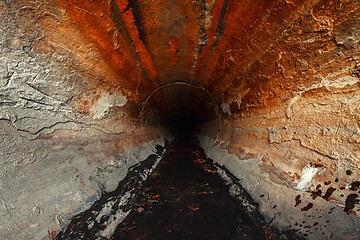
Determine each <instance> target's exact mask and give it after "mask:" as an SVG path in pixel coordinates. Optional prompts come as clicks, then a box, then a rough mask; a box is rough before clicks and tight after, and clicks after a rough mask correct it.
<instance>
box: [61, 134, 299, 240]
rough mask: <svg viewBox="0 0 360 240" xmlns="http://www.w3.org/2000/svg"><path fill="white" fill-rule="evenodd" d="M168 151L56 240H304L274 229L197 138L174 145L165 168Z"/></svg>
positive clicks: (134, 170)
mask: <svg viewBox="0 0 360 240" xmlns="http://www.w3.org/2000/svg"><path fill="white" fill-rule="evenodd" d="M163 150H164V149H161V148H160V147H159V148H158V154H157V155H152V156H150V157H149V158H148V159H147V160H145V161H143V162H142V163H140V164H138V165H136V166H134V167H133V168H131V169H130V170H129V173H128V174H127V176H126V177H125V179H124V180H122V181H121V182H120V183H119V186H118V188H117V189H116V190H115V191H114V192H111V193H104V194H103V195H102V197H101V199H100V200H98V201H97V202H96V203H95V204H94V205H93V206H92V207H91V208H90V209H88V210H87V211H85V212H83V213H81V214H79V215H77V216H75V217H74V218H73V219H72V221H71V222H70V223H69V224H68V225H67V227H66V228H65V229H64V230H63V231H61V232H60V233H59V234H58V235H57V236H56V238H55V239H129V240H130V239H146V240H147V239H148V240H165V239H166V240H170V239H171V240H177V239H179V240H180V239H182V240H183V239H189V240H190V239H197V240H202V239H204V240H205V239H206V240H211V239H214V240H222V239H224V240H232V239H233V240H235V239H247V240H251V239H298V238H297V237H295V235H293V234H291V233H279V232H278V231H276V230H275V229H272V228H271V227H269V226H268V224H266V222H265V221H264V218H263V216H262V215H261V214H260V212H259V210H258V205H257V204H256V203H255V202H254V201H253V200H252V199H251V196H250V195H249V194H248V193H247V192H246V191H245V190H244V189H243V188H242V187H241V185H240V184H239V182H238V180H237V179H236V178H235V177H234V176H232V175H231V174H230V173H229V172H228V171H227V170H226V169H224V168H223V167H221V166H218V165H216V164H214V163H213V162H212V160H210V159H208V158H207V157H206V155H205V153H204V151H203V149H202V148H201V147H200V146H199V144H198V142H197V140H196V139H195V138H191V139H186V140H184V139H183V140H182V139H177V140H174V141H173V142H171V143H170V144H168V145H167V147H166V153H165V154H164V156H163V158H162V159H161V161H160V162H159V156H160V155H161V152H162V151H163ZM156 165H157V166H156ZM154 166H156V168H155V169H154V170H153V171H152V169H153V168H154ZM150 173H151V174H150ZM145 179H146V180H145Z"/></svg>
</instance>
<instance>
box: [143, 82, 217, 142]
mask: <svg viewBox="0 0 360 240" xmlns="http://www.w3.org/2000/svg"><path fill="white" fill-rule="evenodd" d="M141 120H142V124H143V126H146V127H150V128H160V129H161V130H164V131H166V132H167V133H168V134H170V135H172V136H174V137H175V138H177V139H179V138H181V139H186V138H190V137H192V136H195V135H197V134H201V133H202V132H204V131H208V130H209V129H211V131H213V133H214V134H216V133H217V132H218V131H219V129H220V116H219V107H218V104H217V102H216V101H215V99H214V98H213V97H212V95H211V94H210V93H209V92H208V91H206V90H205V89H204V88H202V87H201V86H197V85H193V84H189V83H186V82H174V83H170V84H166V85H163V86H161V87H159V88H157V89H156V90H154V91H153V93H152V94H150V95H149V97H148V98H147V99H146V101H145V103H144V106H143V109H142V113H141ZM209 126H211V127H210V128H209Z"/></svg>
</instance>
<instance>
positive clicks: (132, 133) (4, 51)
mask: <svg viewBox="0 0 360 240" xmlns="http://www.w3.org/2000/svg"><path fill="white" fill-rule="evenodd" d="M28 4H31V3H29V2H27V1H23V2H21V1H17V2H10V1H1V2H0V26H1V27H0V136H1V137H0V153H1V154H0V155H1V156H0V238H1V239H29V238H31V239H48V235H49V236H50V235H51V234H52V232H54V231H55V232H56V231H59V230H60V228H61V227H62V226H64V225H65V224H66V223H67V221H68V220H69V219H70V218H71V217H72V216H73V215H75V214H77V213H79V212H81V211H84V210H85V209H87V208H88V207H90V206H91V205H92V204H93V203H94V202H95V201H96V200H97V199H99V197H100V195H101V193H102V192H104V191H112V190H114V189H115V188H116V187H117V184H118V182H119V181H120V180H121V179H122V178H124V176H125V175H126V173H127V170H128V168H129V167H130V166H132V165H134V164H136V163H138V162H140V161H142V160H145V159H146V158H147V157H148V156H149V155H150V154H153V153H154V151H155V146H156V145H157V144H161V145H164V140H163V138H160V137H161V136H160V135H158V133H155V130H153V131H154V133H152V132H151V131H150V130H149V131H147V133H146V134H144V129H143V128H141V126H140V124H139V120H138V119H136V118H134V117H132V116H130V115H129V114H128V111H127V105H126V104H127V103H128V99H127V97H126V96H125V95H123V94H122V93H121V92H114V91H112V90H111V89H110V87H108V88H105V89H100V87H99V85H101V81H100V83H99V82H98V83H96V82H95V83H93V82H92V83H89V80H88V79H89V78H92V75H91V72H86V71H83V70H82V69H83V67H84V66H83V64H81V62H80V63H79V62H76V60H74V59H72V58H71V53H70V52H67V53H64V51H63V49H59V48H56V47H54V48H53V49H51V48H47V49H45V50H44V49H43V50H42V51H40V48H44V45H41V43H42V41H43V42H45V43H49V42H48V40H44V39H46V38H47V35H46V31H45V30H44V29H43V28H42V27H41V26H40V23H41V19H43V18H45V21H47V20H48V19H47V18H48V17H50V18H53V16H52V15H51V13H50V12H49V11H45V10H46V9H48V10H50V11H51V10H53V11H54V9H53V8H51V2H50V3H47V2H45V1H44V2H42V4H39V5H37V6H36V7H35V6H34V7H30V6H29V5H28ZM47 4H48V5H47ZM55 10H56V9H55ZM29 11H30V12H29ZM50 22H51V21H50ZM54 45H55V44H54ZM45 47H46V46H45ZM94 90H95V91H94ZM79 99H81V101H83V102H84V101H92V103H91V104H89V105H88V106H87V108H85V107H84V106H81V101H80V100H79ZM125 105H126V106H125ZM49 232H50V234H49Z"/></svg>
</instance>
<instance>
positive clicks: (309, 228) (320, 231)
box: [201, 1, 360, 239]
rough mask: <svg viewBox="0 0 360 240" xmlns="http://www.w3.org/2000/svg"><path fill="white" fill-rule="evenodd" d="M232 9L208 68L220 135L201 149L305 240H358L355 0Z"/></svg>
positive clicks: (359, 79) (359, 83)
mask: <svg viewBox="0 0 360 240" xmlns="http://www.w3.org/2000/svg"><path fill="white" fill-rule="evenodd" d="M235 5H238V7H239V8H238V10H239V11H240V12H238V14H239V15H235V13H234V15H232V16H236V17H235V18H234V20H230V19H228V28H225V30H224V31H225V33H224V34H226V31H227V32H228V35H227V38H226V39H225V38H224V39H223V40H224V41H223V42H221V41H220V42H219V46H217V47H216V49H217V50H218V51H214V53H213V55H212V57H213V58H212V60H209V62H211V64H212V65H211V64H210V63H209V65H208V68H210V66H212V67H213V68H214V69H215V70H213V72H211V71H207V72H206V74H209V75H210V77H209V79H211V81H210V83H209V84H211V87H210V89H212V92H213V93H215V95H220V94H221V95H222V96H223V102H222V107H223V113H224V121H223V126H222V131H221V133H220V134H219V136H218V137H217V138H214V137H212V136H210V138H209V136H201V139H202V140H201V142H202V146H203V147H204V148H205V149H206V151H207V154H208V156H209V157H211V158H213V159H214V160H215V161H217V162H219V163H220V164H222V165H224V166H226V167H227V168H228V169H229V170H230V171H231V172H232V173H233V174H234V175H236V176H237V177H238V178H239V179H240V181H241V182H242V184H243V185H244V187H245V188H246V189H247V190H248V191H249V192H250V193H251V194H252V196H253V197H254V199H256V201H258V202H259V204H260V206H261V209H262V212H263V214H264V215H265V216H266V217H267V218H268V221H269V222H270V223H271V224H274V225H275V226H277V227H280V228H281V229H283V230H291V231H296V232H298V233H301V235H303V236H305V237H306V238H309V239H323V238H331V239H342V238H351V239H357V238H358V237H359V236H360V233H359V231H358V227H359V224H360V220H359V216H360V205H359V203H360V198H359V193H360V192H359V174H360V171H359V164H360V144H359V143H360V142H359V141H360V121H359V120H360V118H359V116H360V74H359V66H360V65H359V64H360V59H359V54H358V53H359V50H360V49H359V42H360V41H359V40H360V36H359V33H360V32H359V28H358V26H359V16H360V11H359V7H360V5H359V2H358V1H302V3H300V2H299V1H292V2H289V1H286V2H282V3H280V1H279V2H277V1H269V4H268V5H266V6H265V5H264V4H262V3H261V1H259V2H253V5H254V7H260V6H261V7H262V8H263V10H262V11H256V10H255V9H253V10H251V9H250V7H248V8H247V7H244V5H241V4H236V3H233V6H234V7H235ZM240 5H241V6H242V7H244V8H240ZM230 11H231V10H230ZM232 11H234V10H232ZM247 11H253V15H251V14H249V13H248V14H246V12H247ZM242 12H243V13H244V15H241V13H242ZM230 15H231V14H230ZM229 18H230V17H229ZM236 19H237V20H238V21H236ZM246 21H248V24H243V23H244V22H246ZM238 22H240V23H241V27H238V28H235V27H234V28H231V27H229V25H231V24H237V23H238ZM272 24H274V25H272ZM275 25H276V27H273V26H275ZM232 26H233V25H232ZM234 29H237V30H238V31H237V32H236V31H235V30H234ZM244 33H247V34H246V35H245V34H244ZM240 37H242V38H241V40H238V39H239V38H240ZM225 40H226V41H225ZM264 42H266V44H264ZM224 52H225V53H226V54H223V53H224ZM230 79H232V80H230ZM205 84H206V82H205Z"/></svg>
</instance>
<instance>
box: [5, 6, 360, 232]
mask: <svg viewBox="0 0 360 240" xmlns="http://www.w3.org/2000/svg"><path fill="white" fill-rule="evenodd" d="M0 10H1V11H0V14H1V30H0V36H1V38H0V41H1V42H0V46H1V55H0V58H1V62H0V64H1V65H0V76H1V82H0V87H1V88H0V90H1V93H0V101H1V102H0V124H1V129H2V131H1V133H0V134H1V135H2V139H1V143H0V150H1V153H2V158H1V168H0V187H1V188H0V191H1V192H0V193H1V198H0V200H1V204H2V208H1V210H0V215H1V219H2V220H1V221H2V222H1V225H0V236H5V237H6V238H9V239H21V238H24V236H34V238H42V237H44V236H46V235H47V234H48V230H50V231H52V230H54V231H58V230H59V229H60V228H61V226H63V225H65V224H66V221H67V220H68V219H69V218H70V217H71V216H73V215H74V214H75V213H76V212H79V211H82V210H84V209H86V208H87V207H88V206H89V205H90V204H91V203H92V202H93V201H95V200H96V199H97V198H98V197H99V195H100V194H101V191H110V190H112V189H114V188H115V187H116V184H117V182H118V181H119V180H120V179H122V178H123V177H124V175H125V174H126V171H127V169H128V167H130V166H131V165H133V164H135V163H137V162H139V161H141V160H143V159H145V158H146V157H147V156H148V155H149V154H151V153H152V152H153V149H154V147H155V144H156V143H160V144H164V139H166V138H167V139H171V136H169V135H167V134H166V133H164V132H163V131H162V129H161V128H158V127H153V126H152V127H146V126H145V127H144V126H143V124H141V117H140V113H141V109H142V106H143V103H144V101H145V100H146V98H147V97H148V96H149V95H150V94H151V92H153V91H154V90H155V89H157V88H158V87H160V86H163V85H166V84H168V83H171V82H176V81H184V79H186V80H187V81H188V82H189V83H192V84H195V85H200V86H202V87H203V88H204V89H206V90H207V91H209V93H210V94H211V95H212V96H214V98H215V100H216V102H217V104H218V105H219V106H221V109H222V113H221V118H222V123H221V124H222V125H221V131H220V132H217V133H216V134H214V131H212V130H213V129H212V128H213V126H212V125H209V126H204V127H205V128H207V129H208V131H206V130H204V131H203V132H202V134H200V135H199V139H200V142H201V144H202V146H203V147H204V148H205V150H206V151H207V153H208V155H209V157H211V158H213V159H214V160H215V161H218V162H219V163H221V164H224V165H225V166H226V167H227V168H228V169H229V170H230V171H231V172H232V173H233V174H235V175H236V176H237V177H238V178H239V179H240V180H241V181H242V183H243V185H244V186H245V187H246V189H247V190H248V191H249V192H250V193H251V194H252V196H253V197H254V199H255V200H257V201H258V202H259V204H260V207H261V211H262V212H263V213H264V214H265V216H266V218H267V220H268V222H269V223H271V224H273V225H275V226H277V227H280V228H282V229H298V228H299V227H297V226H298V225H299V223H300V222H302V221H306V224H304V225H303V226H308V225H309V226H310V225H314V224H315V222H318V221H319V220H315V218H320V217H321V219H322V220H321V221H323V222H324V223H323V225H322V227H321V228H320V227H318V229H317V230H316V227H315V226H314V227H311V233H310V232H309V231H310V230H309V229H310V227H309V228H308V227H307V228H301V229H299V230H297V231H299V232H300V233H301V234H308V235H309V236H307V237H308V238H319V236H320V237H323V236H324V234H322V233H323V232H324V233H326V234H325V236H331V237H334V238H336V237H339V238H341V237H342V236H347V238H351V237H353V238H354V239H356V237H357V236H359V232H358V228H357V226H358V224H359V218H358V212H359V209H358V204H355V207H354V208H353V209H347V210H346V211H344V209H346V208H345V206H346V204H347V200H348V198H347V197H348V196H349V195H350V194H358V188H357V187H356V186H357V185H356V182H357V181H358V179H359V167H358V166H359V160H360V148H359V144H360V140H359V139H360V125H359V122H360V118H359V116H360V114H359V113H360V107H359V105H360V104H359V103H360V95H359V91H360V90H359V64H360V63H359V54H358V52H359V27H358V26H359V25H360V24H359V2H358V1H355V0H354V1H351V0H346V1H340V0H338V1H310V0H309V1H280V0H279V1H227V0H217V1H193V2H186V1H165V0H161V1H157V2H152V1H131V2H130V1H129V2H128V1H126V0H116V1H80V0H68V1H46V0H42V1H37V2H34V1H25V0H22V1H7V0H3V1H1V3H0ZM309 179H310V180H309ZM319 185H320V187H319ZM330 187H331V188H334V189H336V190H334V192H332V193H331V194H330V195H329V194H326V192H327V191H328V190H329V189H330ZM319 190H320V191H319ZM330 190H331V189H330ZM284 192H286V193H287V194H286V195H284V194H283V193H284ZM311 192H313V193H311ZM314 192H315V195H312V194H314ZM299 196H300V197H299ZM313 198H314V199H313ZM296 199H298V200H299V199H300V200H301V201H302V202H301V204H299V205H297V202H298V201H297V200H296ZM357 199H359V198H357ZM355 203H357V201H355ZM309 204H312V206H313V207H312V208H310V209H309V210H307V211H305V210H302V209H306V208H305V207H306V206H311V205H309ZM295 205H296V207H295ZM274 206H276V207H274ZM333 207H335V208H334V209H333ZM309 216H311V217H309ZM326 221H330V222H331V223H332V224H330V223H326ZM296 224H297V225H296ZM330 225H331V227H330ZM308 230H309V231H308Z"/></svg>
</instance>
